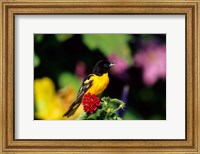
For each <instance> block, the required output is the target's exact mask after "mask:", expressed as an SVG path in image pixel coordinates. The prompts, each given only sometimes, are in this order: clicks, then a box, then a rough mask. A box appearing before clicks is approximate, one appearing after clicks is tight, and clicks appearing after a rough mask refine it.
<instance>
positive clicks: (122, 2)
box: [0, 0, 200, 154]
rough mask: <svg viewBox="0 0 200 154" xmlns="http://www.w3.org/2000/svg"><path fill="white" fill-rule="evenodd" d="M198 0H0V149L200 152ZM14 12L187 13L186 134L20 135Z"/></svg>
mask: <svg viewBox="0 0 200 154" xmlns="http://www.w3.org/2000/svg"><path fill="white" fill-rule="evenodd" d="M199 7H200V1H199V0H143V1H140V0H107V1H106V0H93V1H92V0H55V1H51V0H2V1H1V2H0V8H1V16H0V17H1V18H0V23H1V25H0V34H1V35H0V40H1V41H0V58H1V59H0V82H1V84H0V115H1V117H0V128H2V129H1V131H0V134H1V135H0V136H1V139H2V140H0V144H1V146H0V147H1V149H0V153H6V154H7V153H8V154H9V153H22V152H23V153H45V152H46V153H71V152H74V153H89V152H93V153H102V152H104V153H125V152H127V153H129V152H131V153H200V118H198V117H200V104H199V103H200V102H199V96H198V91H199V90H200V50H199V49H200V47H199V44H200V41H199V40H200V37H199V36H200V35H199V34H200V26H199V21H200V20H199V19H200V9H199ZM16 14H163V15H164V14H184V15H185V17H186V57H187V58H186V139H184V140H16V139H15V138H14V84H15V81H14V56H15V54H17V53H15V50H14V43H15V42H14V31H15V30H14V17H15V15H16Z"/></svg>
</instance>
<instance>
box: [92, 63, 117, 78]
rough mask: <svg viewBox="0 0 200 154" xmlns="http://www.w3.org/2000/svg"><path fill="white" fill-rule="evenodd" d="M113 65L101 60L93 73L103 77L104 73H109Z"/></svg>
mask: <svg viewBox="0 0 200 154" xmlns="http://www.w3.org/2000/svg"><path fill="white" fill-rule="evenodd" d="M113 65H114V64H113V63H110V62H109V61H107V60H100V61H98V62H97V63H96V65H95V67H94V70H93V73H94V74H96V75H103V74H104V73H108V71H109V69H110V68H111V67H112V66H113Z"/></svg>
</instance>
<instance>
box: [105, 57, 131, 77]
mask: <svg viewBox="0 0 200 154" xmlns="http://www.w3.org/2000/svg"><path fill="white" fill-rule="evenodd" d="M108 60H109V61H110V62H114V63H116V64H117V66H116V67H112V68H111V73H113V74H116V75H122V74H123V73H124V72H125V71H126V69H127V68H128V64H127V63H126V61H125V60H124V59H123V58H121V57H119V56H117V55H116V54H114V53H113V54H111V55H110V56H109V57H108Z"/></svg>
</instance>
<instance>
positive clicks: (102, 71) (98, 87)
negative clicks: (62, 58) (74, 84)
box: [63, 60, 114, 117]
mask: <svg viewBox="0 0 200 154" xmlns="http://www.w3.org/2000/svg"><path fill="white" fill-rule="evenodd" d="M113 65H114V64H113V63H110V62H109V61H107V60H101V61H98V62H97V63H96V65H95V67H94V69H93V73H92V74H90V75H88V76H87V77H86V78H85V79H84V80H83V83H82V85H81V87H80V89H79V91H78V94H77V97H76V100H75V102H74V103H72V105H71V106H70V107H69V109H68V110H67V112H66V113H65V114H64V115H63V117H65V116H67V117H70V116H71V115H73V114H74V113H75V112H76V110H77V109H78V107H79V106H80V105H81V102H82V98H83V96H84V95H85V94H87V93H91V94H95V95H96V96H98V97H99V96H100V95H101V94H102V93H103V91H104V90H105V89H106V88H107V86H108V84H109V76H108V72H109V69H110V68H111V66H113Z"/></svg>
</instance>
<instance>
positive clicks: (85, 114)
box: [76, 112, 87, 120]
mask: <svg viewBox="0 0 200 154" xmlns="http://www.w3.org/2000/svg"><path fill="white" fill-rule="evenodd" d="M86 119H87V113H86V112H84V113H82V114H81V115H79V116H78V118H76V120H86Z"/></svg>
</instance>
